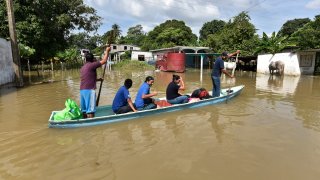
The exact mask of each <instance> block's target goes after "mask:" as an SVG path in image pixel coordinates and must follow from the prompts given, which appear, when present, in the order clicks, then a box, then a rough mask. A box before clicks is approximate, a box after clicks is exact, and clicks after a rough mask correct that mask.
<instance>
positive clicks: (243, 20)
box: [205, 12, 258, 55]
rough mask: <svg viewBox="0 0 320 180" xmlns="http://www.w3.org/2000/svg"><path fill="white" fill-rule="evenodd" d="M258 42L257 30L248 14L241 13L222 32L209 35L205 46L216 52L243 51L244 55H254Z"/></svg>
mask: <svg viewBox="0 0 320 180" xmlns="http://www.w3.org/2000/svg"><path fill="white" fill-rule="evenodd" d="M257 41H258V36H257V35H256V29H255V27H254V25H253V24H251V23H250V17H249V15H248V13H247V12H241V13H240V14H239V15H237V16H235V17H234V18H233V19H232V20H230V21H229V22H228V23H227V24H226V25H225V26H224V27H223V29H222V30H221V31H219V32H217V33H215V34H209V35H208V39H207V40H206V42H205V44H206V45H208V46H209V47H211V48H212V49H213V50H214V51H215V52H222V51H235V50H237V49H241V53H242V54H244V55H252V54H253V49H254V47H255V46H256V43H257Z"/></svg>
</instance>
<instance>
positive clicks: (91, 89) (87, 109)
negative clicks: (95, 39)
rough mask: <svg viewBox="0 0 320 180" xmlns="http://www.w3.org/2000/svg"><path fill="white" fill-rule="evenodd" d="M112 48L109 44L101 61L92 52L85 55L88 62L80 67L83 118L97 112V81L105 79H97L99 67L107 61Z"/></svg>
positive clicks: (90, 116) (92, 115)
mask: <svg viewBox="0 0 320 180" xmlns="http://www.w3.org/2000/svg"><path fill="white" fill-rule="evenodd" d="M110 50H111V48H110V46H107V47H106V50H105V53H104V56H103V58H102V60H101V61H97V60H96V59H95V58H94V56H93V54H92V53H86V55H85V58H86V63H85V64H84V65H83V66H82V67H81V69H80V79H81V82H80V107H81V111H82V114H83V118H93V117H94V113H95V112H96V92H95V89H96V82H97V80H98V81H103V79H101V78H100V79H97V68H99V67H101V66H102V65H104V64H105V63H106V62H107V60H108V56H109V52H110Z"/></svg>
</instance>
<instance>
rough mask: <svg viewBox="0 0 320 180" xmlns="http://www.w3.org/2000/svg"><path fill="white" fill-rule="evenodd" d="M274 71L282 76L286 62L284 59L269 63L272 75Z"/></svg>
mask: <svg viewBox="0 0 320 180" xmlns="http://www.w3.org/2000/svg"><path fill="white" fill-rule="evenodd" d="M274 71H275V72H276V73H277V74H279V75H280V76H282V75H283V72H284V63H283V62H282V61H272V62H271V63H270V64H269V72H270V74H271V75H273V74H274Z"/></svg>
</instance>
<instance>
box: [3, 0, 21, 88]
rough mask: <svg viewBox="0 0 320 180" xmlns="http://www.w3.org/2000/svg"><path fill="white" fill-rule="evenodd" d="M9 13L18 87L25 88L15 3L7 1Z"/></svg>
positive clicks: (10, 0)
mask: <svg viewBox="0 0 320 180" xmlns="http://www.w3.org/2000/svg"><path fill="white" fill-rule="evenodd" d="M6 4H7V12H8V22H9V33H10V42H11V50H12V59H13V64H14V65H13V66H14V67H13V68H14V71H15V81H16V85H17V86H18V87H22V86H23V75H22V70H21V63H20V55H19V48H18V43H17V34H16V23H15V20H14V11H13V2H12V0H6Z"/></svg>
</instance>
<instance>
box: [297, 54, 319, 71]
mask: <svg viewBox="0 0 320 180" xmlns="http://www.w3.org/2000/svg"><path fill="white" fill-rule="evenodd" d="M298 58H299V62H300V63H299V66H300V71H301V74H307V75H312V74H313V73H314V69H315V68H314V66H315V63H316V61H315V60H316V52H310V51H309V52H299V55H298Z"/></svg>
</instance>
